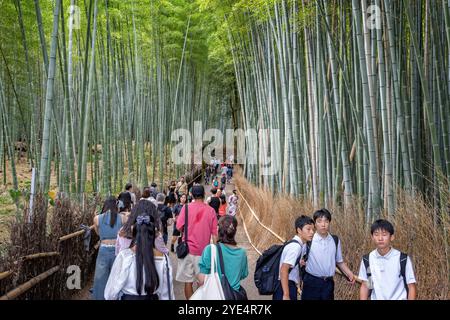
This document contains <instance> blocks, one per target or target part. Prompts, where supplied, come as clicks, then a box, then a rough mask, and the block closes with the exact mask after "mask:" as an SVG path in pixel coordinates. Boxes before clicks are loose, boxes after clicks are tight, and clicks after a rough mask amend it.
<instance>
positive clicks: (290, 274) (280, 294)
mask: <svg viewBox="0 0 450 320" xmlns="http://www.w3.org/2000/svg"><path fill="white" fill-rule="evenodd" d="M295 230H296V232H297V234H296V235H295V236H294V238H293V239H292V242H291V243H288V244H287V245H286V246H285V247H284V248H283V251H282V253H281V258H280V267H279V276H278V280H279V284H278V288H277V290H276V291H275V293H274V294H273V297H272V298H273V300H297V286H298V284H299V282H300V277H299V265H298V264H299V261H300V259H301V257H302V255H303V253H304V252H305V251H304V248H305V243H306V242H307V241H311V239H312V236H313V234H314V221H313V220H312V219H311V218H310V217H307V216H303V215H302V216H300V217H298V218H297V219H296V220H295Z"/></svg>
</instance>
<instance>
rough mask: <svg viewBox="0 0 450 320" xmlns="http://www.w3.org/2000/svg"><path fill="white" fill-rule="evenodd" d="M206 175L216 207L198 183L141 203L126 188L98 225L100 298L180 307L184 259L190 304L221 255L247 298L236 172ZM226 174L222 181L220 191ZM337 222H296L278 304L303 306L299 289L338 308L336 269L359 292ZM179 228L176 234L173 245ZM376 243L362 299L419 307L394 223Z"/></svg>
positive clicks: (323, 218)
mask: <svg viewBox="0 0 450 320" xmlns="http://www.w3.org/2000/svg"><path fill="white" fill-rule="evenodd" d="M230 167H231V170H230ZM206 169H207V170H205V185H207V184H209V183H210V182H211V184H212V186H211V189H210V192H211V196H209V197H208V198H207V199H205V188H204V187H203V186H202V185H200V184H198V183H194V184H193V185H192V187H191V188H189V185H188V183H187V182H186V181H185V178H184V177H181V178H180V179H179V181H178V182H175V181H171V182H170V184H169V186H168V187H167V190H166V192H165V193H163V192H160V191H158V186H157V185H156V184H155V183H152V184H151V186H150V187H145V188H144V189H143V190H142V193H141V196H140V199H137V197H136V194H135V193H134V192H133V190H135V191H136V190H137V189H136V188H134V186H133V185H132V184H127V185H126V186H125V191H124V192H122V193H120V194H119V196H118V197H117V198H114V197H109V198H108V199H107V200H106V201H105V202H104V205H103V208H102V210H101V212H100V213H99V214H98V215H97V216H96V217H95V218H94V226H95V231H96V232H97V233H98V235H99V237H100V241H101V242H100V249H99V252H98V256H97V261H96V267H95V275H94V285H93V289H92V294H93V298H94V299H96V300H103V299H107V300H117V299H120V300H173V299H176V298H181V297H175V294H174V290H173V281H174V279H173V269H172V265H171V260H170V259H169V255H170V254H173V255H175V254H176V256H177V260H176V261H177V272H176V275H175V281H178V282H181V283H184V298H186V299H190V298H191V297H192V295H193V294H194V284H197V287H198V286H201V285H202V284H203V283H204V279H205V275H207V274H209V273H210V272H211V270H210V269H211V268H210V266H211V256H212V254H211V252H212V247H213V246H216V248H217V251H219V252H220V257H221V258H222V259H223V261H222V263H223V262H225V263H223V264H222V267H221V266H220V264H219V263H216V266H217V269H218V270H217V271H218V272H219V273H221V274H223V275H224V276H225V277H226V279H227V280H228V283H229V285H230V287H231V288H232V290H233V291H234V292H235V293H236V296H238V297H239V298H237V299H247V295H246V291H245V289H244V288H243V287H242V285H241V281H242V280H243V279H245V278H246V277H247V276H248V262H247V253H246V250H245V249H243V248H240V247H239V246H238V244H237V242H236V239H235V236H236V232H237V228H238V222H237V219H236V217H235V215H236V212H237V210H238V207H239V205H238V204H239V197H238V195H237V191H236V190H233V192H232V194H230V195H229V196H228V198H227V195H226V193H225V186H226V184H227V183H229V182H230V180H231V179H232V171H233V169H232V166H230V165H226V164H222V167H220V164H218V165H217V163H215V162H214V163H211V164H210V165H208V166H207V168H206ZM217 172H221V174H222V180H221V182H222V184H221V185H220V187H219V183H218V179H217V178H218V177H217V176H216V173H217ZM212 177H213V180H212V181H210V178H212ZM224 177H225V179H224ZM330 223H331V213H330V212H329V211H328V210H327V209H320V210H317V211H315V212H314V213H313V215H312V218H311V217H308V216H305V215H302V216H300V217H298V218H297V219H296V220H295V225H294V228H295V232H296V233H295V236H294V237H293V238H292V240H290V241H287V242H286V243H285V244H284V245H282V246H279V247H280V250H281V252H280V254H279V255H278V258H277V259H279V260H276V263H277V264H276V266H278V268H275V271H274V272H275V277H276V278H275V281H274V285H273V286H272V287H271V288H272V289H273V290H272V291H270V294H272V296H273V299H274V300H297V299H298V292H299V288H300V286H301V288H302V290H301V299H302V300H333V299H334V280H333V279H334V275H335V270H336V268H338V269H339V270H340V271H341V272H342V273H343V275H344V276H345V277H346V278H347V279H348V281H349V283H351V284H354V283H355V280H356V279H357V277H356V276H355V274H354V273H353V272H352V271H351V270H350V268H349V267H348V266H347V265H346V263H345V262H344V258H343V255H342V244H341V241H340V239H339V238H338V237H337V236H336V235H333V234H331V233H330ZM170 226H172V227H173V228H172V229H173V231H172V236H171V238H170V241H169V227H170ZM371 237H372V240H373V242H374V245H375V247H376V249H375V250H373V251H372V252H370V254H367V255H365V256H364V257H363V258H362V260H361V267H360V270H359V279H360V280H361V281H362V285H361V289H360V298H361V299H368V298H370V299H372V300H377V299H390V300H404V299H415V297H416V286H415V282H416V280H415V277H414V272H413V268H412V263H411V260H410V258H409V257H408V256H407V255H406V254H404V253H401V252H400V251H398V250H396V249H394V248H392V245H391V241H392V240H393V239H394V228H393V226H392V224H390V222H389V221H386V220H377V221H375V222H374V224H373V225H372V228H371ZM169 242H170V243H169ZM169 244H170V245H169ZM182 245H184V247H186V248H187V249H186V250H187V252H185V253H184V254H183V255H182V254H181V253H179V252H178V250H177V249H178V247H180V248H181V247H182ZM268 250H271V249H268ZM214 251H215V250H214ZM181 255H182V256H181ZM214 256H215V255H214ZM263 257H265V254H263V256H262V258H263ZM262 258H261V259H262ZM216 259H217V258H216ZM261 261H262V260H261ZM258 263H259V260H258V262H257V265H256V269H255V270H256V271H255V283H256V278H257V272H258V271H257V270H258V268H260V267H261V266H259V265H258ZM276 279H278V280H276ZM259 285H261V283H259ZM257 286H258V285H257ZM258 289H259V288H258Z"/></svg>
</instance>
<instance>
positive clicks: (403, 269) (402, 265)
mask: <svg viewBox="0 0 450 320" xmlns="http://www.w3.org/2000/svg"><path fill="white" fill-rule="evenodd" d="M407 262H408V255H407V254H406V253H403V252H400V275H401V276H402V278H403V284H404V285H405V290H406V299H408V294H409V288H408V284H407V283H406V263H407Z"/></svg>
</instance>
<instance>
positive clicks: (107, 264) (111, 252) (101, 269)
mask: <svg viewBox="0 0 450 320" xmlns="http://www.w3.org/2000/svg"><path fill="white" fill-rule="evenodd" d="M115 258H116V254H115V247H114V246H111V247H105V246H100V249H99V250H98V255H97V261H96V262H95V275H94V290H93V293H92V296H93V299H94V300H105V287H106V282H108V278H109V274H110V272H111V268H112V265H113V263H114V259H115Z"/></svg>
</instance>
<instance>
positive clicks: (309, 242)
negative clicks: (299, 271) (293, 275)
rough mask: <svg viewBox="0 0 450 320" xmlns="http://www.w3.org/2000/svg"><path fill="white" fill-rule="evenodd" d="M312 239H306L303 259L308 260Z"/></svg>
mask: <svg viewBox="0 0 450 320" xmlns="http://www.w3.org/2000/svg"><path fill="white" fill-rule="evenodd" d="M311 244H312V242H311V241H306V252H305V254H304V255H303V260H304V261H305V262H306V261H308V256H309V251H310V250H311Z"/></svg>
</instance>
